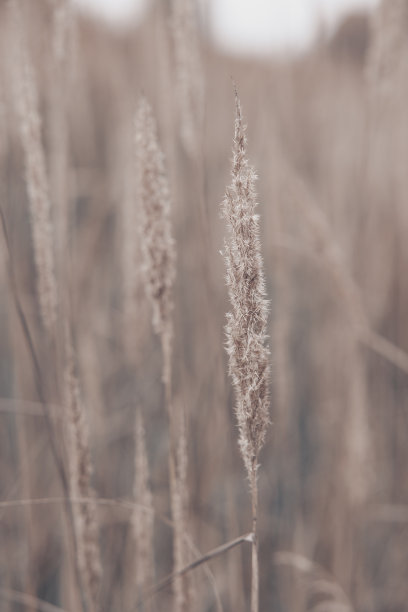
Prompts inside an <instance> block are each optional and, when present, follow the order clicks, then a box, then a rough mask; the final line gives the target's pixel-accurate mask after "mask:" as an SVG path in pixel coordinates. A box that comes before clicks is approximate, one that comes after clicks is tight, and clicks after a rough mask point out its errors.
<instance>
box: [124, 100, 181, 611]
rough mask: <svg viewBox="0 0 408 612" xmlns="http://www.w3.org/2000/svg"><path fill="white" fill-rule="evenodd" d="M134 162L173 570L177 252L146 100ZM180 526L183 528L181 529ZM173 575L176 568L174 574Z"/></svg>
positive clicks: (177, 472) (177, 480)
mask: <svg viewBox="0 0 408 612" xmlns="http://www.w3.org/2000/svg"><path fill="white" fill-rule="evenodd" d="M136 147H137V150H136V159H137V165H136V167H137V177H136V178H137V189H138V193H137V196H138V201H139V202H140V205H141V223H140V229H141V232H140V239H141V251H142V258H143V264H142V267H143V273H144V284H145V288H146V293H147V296H148V298H149V299H150V303H151V306H152V311H153V317H152V322H153V328H154V331H155V332H156V333H157V334H158V335H159V337H160V340H161V346H162V354H163V383H164V386H165V395H166V408H167V412H168V418H169V427H170V448H169V476H170V498H171V507H172V512H173V514H174V516H173V519H174V522H175V525H176V527H175V530H174V564H175V566H177V565H179V564H180V563H181V562H182V561H184V556H183V555H182V553H181V550H184V548H185V543H184V540H183V531H184V530H185V529H186V523H185V511H184V509H185V508H186V497H185V496H186V494H187V488H186V486H185V482H184V473H185V470H186V464H184V460H185V462H186V457H187V455H186V445H185V441H184V436H185V433H184V430H183V427H182V420H181V418H180V414H181V413H180V410H176V409H175V405H174V403H173V398H172V386H171V379H172V369H171V362H172V342H173V320H172V312H173V284H174V279H175V273H176V269H175V259H176V252H175V246H174V240H173V237H172V234H171V221H170V191H169V186H168V181H167V175H166V172H165V168H164V160H163V154H162V152H161V150H160V147H159V143H158V138H157V127H156V122H155V119H154V116H153V113H152V110H151V108H150V106H149V104H148V102H147V100H146V99H145V98H142V100H141V102H140V105H139V109H138V113H137V116H136ZM181 523H183V525H182V526H181ZM176 569H177V568H176ZM188 599H189V596H188V592H187V590H186V588H185V584H184V581H179V580H176V581H175V583H174V606H175V607H174V609H175V611H177V612H181V611H184V610H187V609H188Z"/></svg>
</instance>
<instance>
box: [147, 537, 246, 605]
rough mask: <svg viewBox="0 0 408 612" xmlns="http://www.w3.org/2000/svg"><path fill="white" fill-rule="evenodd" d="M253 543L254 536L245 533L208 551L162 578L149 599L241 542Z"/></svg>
mask: <svg viewBox="0 0 408 612" xmlns="http://www.w3.org/2000/svg"><path fill="white" fill-rule="evenodd" d="M253 541H254V534H253V533H246V534H245V535H243V536H239V537H238V538H235V539H234V540H231V541H230V542H227V543H226V544H222V545H221V546H217V548H214V549H213V550H210V551H209V552H208V553H206V554H205V555H203V556H202V557H200V558H199V559H196V560H195V561H193V562H192V563H189V564H188V565H186V566H185V567H183V568H181V569H179V570H177V571H176V572H173V573H172V574H169V575H168V576H166V577H165V578H163V580H160V582H159V583H158V584H157V585H155V586H154V587H153V588H152V589H151V591H150V593H149V597H153V596H154V595H156V593H159V592H160V591H162V590H163V589H165V588H166V587H167V586H169V585H170V584H171V583H172V582H174V580H176V579H177V578H179V577H181V576H184V575H185V574H187V573H188V572H191V571H192V570H194V569H196V568H197V567H199V566H200V565H202V564H203V563H207V561H211V559H215V557H219V556H220V555H222V554H224V553H226V552H228V551H229V550H231V549H232V548H235V547H236V546H238V545H239V544H242V543H243V542H250V543H251V544H253Z"/></svg>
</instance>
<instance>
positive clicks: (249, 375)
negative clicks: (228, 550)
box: [222, 92, 270, 612]
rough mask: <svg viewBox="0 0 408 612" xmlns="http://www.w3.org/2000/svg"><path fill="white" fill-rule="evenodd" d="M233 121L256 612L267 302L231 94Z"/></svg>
mask: <svg viewBox="0 0 408 612" xmlns="http://www.w3.org/2000/svg"><path fill="white" fill-rule="evenodd" d="M235 105H236V117H235V135H234V145H233V165H232V183H231V185H230V186H229V187H228V188H227V191H226V195H225V199H224V202H223V205H222V212H223V216H224V217H225V218H226V220H227V226H228V229H229V236H228V239H226V241H225V261H226V266H227V277H226V280H227V286H228V291H229V297H230V301H231V305H232V311H231V312H229V313H228V314H227V324H226V328H225V329H226V334H227V352H228V355H229V373H230V376H231V378H232V382H233V385H234V387H235V392H236V407H235V412H236V416H237V420H238V428H239V446H240V449H241V454H242V457H243V459H244V463H245V467H246V469H247V472H248V476H249V481H250V487H251V496H252V523H253V528H252V531H253V534H254V540H253V546H252V590H251V612H257V610H258V609H259V569H258V542H257V506H258V485H257V469H258V457H259V452H260V450H261V448H262V446H263V444H264V441H265V436H266V431H267V427H268V425H269V422H270V421H269V413H268V406H269V394H268V377H269V351H268V349H267V347H266V326H267V318H268V303H267V301H266V299H265V281H264V274H263V270H262V256H261V246H260V241H259V216H258V215H257V214H255V208H256V205H257V203H256V196H255V178H256V175H255V172H254V170H253V168H252V167H251V166H250V165H249V163H248V159H247V140H246V135H245V130H246V126H244V125H243V122H242V113H241V104H240V101H239V98H238V94H237V92H236V93H235Z"/></svg>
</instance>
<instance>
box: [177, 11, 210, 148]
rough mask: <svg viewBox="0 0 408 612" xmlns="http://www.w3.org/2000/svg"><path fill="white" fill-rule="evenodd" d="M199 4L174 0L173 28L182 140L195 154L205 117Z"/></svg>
mask: <svg viewBox="0 0 408 612" xmlns="http://www.w3.org/2000/svg"><path fill="white" fill-rule="evenodd" d="M196 8H197V7H196V5H195V3H194V2H192V1H191V0H172V32H173V42H174V56H175V71H176V83H177V86H178V103H179V114H180V122H181V140H182V143H183V145H184V147H185V149H186V151H187V153H188V154H189V155H190V157H192V158H195V157H196V155H197V151H198V149H199V134H200V128H201V122H202V117H203V89H204V84H203V70H202V66H201V57H200V49H199V42H198V41H199V36H198V27H197V19H196V14H195V10H196Z"/></svg>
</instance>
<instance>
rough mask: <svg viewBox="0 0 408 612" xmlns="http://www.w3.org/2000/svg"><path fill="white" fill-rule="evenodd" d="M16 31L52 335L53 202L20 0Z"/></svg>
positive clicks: (39, 269)
mask: <svg viewBox="0 0 408 612" xmlns="http://www.w3.org/2000/svg"><path fill="white" fill-rule="evenodd" d="M10 7H11V9H12V23H13V29H14V32H15V44H16V50H15V57H16V66H15V77H16V83H15V84H16V87H15V96H16V100H15V101H16V107H17V109H18V113H19V119H20V130H21V141H22V146H23V150H24V159H25V171H26V182H27V191H28V198H29V203H30V217H31V227H32V236H33V247H34V261H35V267H36V274H37V294H38V300H39V305H40V312H41V317H42V321H43V324H44V327H45V328H46V329H47V331H48V332H52V331H53V329H54V326H55V322H56V316H57V285H56V278H55V264H54V253H53V232H52V221H51V202H50V196H49V185H48V178H47V173H46V164H45V154H44V149H43V144H42V139H41V119H40V115H39V112H38V93H37V85H36V82H35V77H34V72H33V68H32V65H31V62H30V60H29V56H28V50H27V42H26V37H25V32H24V26H23V16H22V14H21V7H20V4H19V2H18V0H11V2H10Z"/></svg>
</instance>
